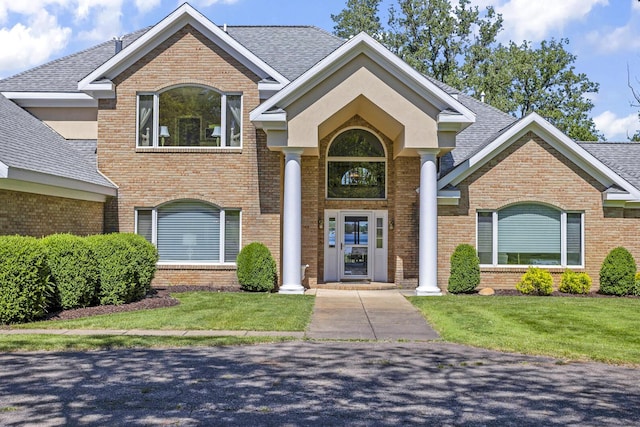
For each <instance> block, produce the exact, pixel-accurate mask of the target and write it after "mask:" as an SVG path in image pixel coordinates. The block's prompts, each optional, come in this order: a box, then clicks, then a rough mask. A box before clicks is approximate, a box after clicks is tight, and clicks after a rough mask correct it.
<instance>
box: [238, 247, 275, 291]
mask: <svg viewBox="0 0 640 427" xmlns="http://www.w3.org/2000/svg"><path fill="white" fill-rule="evenodd" d="M236 263H237V265H238V271H237V274H238V282H240V286H241V287H242V289H244V290H245V291H253V292H267V291H271V290H272V289H273V288H274V286H275V283H276V262H275V261H274V259H273V256H271V252H270V251H269V248H267V247H266V246H265V245H263V244H262V243H259V242H253V243H250V244H248V245H247V246H245V247H244V248H242V250H241V251H240V253H239V254H238V259H237V260H236Z"/></svg>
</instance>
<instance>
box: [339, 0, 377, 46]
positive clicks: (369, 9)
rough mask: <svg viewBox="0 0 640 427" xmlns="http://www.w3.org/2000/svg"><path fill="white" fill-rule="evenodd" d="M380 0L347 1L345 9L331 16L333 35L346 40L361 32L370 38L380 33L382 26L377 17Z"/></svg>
mask: <svg viewBox="0 0 640 427" xmlns="http://www.w3.org/2000/svg"><path fill="white" fill-rule="evenodd" d="M380 1H381V0H347V7H346V8H345V9H343V10H342V12H340V13H339V14H337V15H333V14H331V19H332V20H333V22H335V23H336V25H335V26H334V27H333V31H334V33H335V35H337V36H338V37H342V38H343V39H348V38H349V37H351V36H355V35H356V34H358V33H360V32H361V31H364V32H366V33H367V34H369V35H370V36H372V37H376V36H377V35H378V34H381V32H382V25H381V24H380V18H379V17H378V7H379V6H380Z"/></svg>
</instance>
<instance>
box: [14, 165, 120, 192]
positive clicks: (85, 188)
mask: <svg viewBox="0 0 640 427" xmlns="http://www.w3.org/2000/svg"><path fill="white" fill-rule="evenodd" d="M4 177H5V178H8V179H13V180H16V181H25V182H30V183H34V184H42V185H46V186H51V187H60V188H64V189H68V190H77V191H81V192H84V193H95V194H100V195H103V196H115V195H117V192H118V190H117V188H113V187H109V186H107V185H100V184H94V183H90V182H86V181H81V180H79V179H73V178H67V177H63V176H57V175H51V174H48V173H43V172H36V171H31V170H27V169H20V168H15V167H9V168H7V170H6V174H5V176H4Z"/></svg>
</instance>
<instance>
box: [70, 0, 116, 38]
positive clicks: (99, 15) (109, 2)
mask: <svg viewBox="0 0 640 427" xmlns="http://www.w3.org/2000/svg"><path fill="white" fill-rule="evenodd" d="M122 1H123V0H79V1H78V6H77V8H76V10H75V16H76V19H77V20H78V21H80V22H81V21H88V24H89V25H88V27H89V28H90V29H89V30H84V31H80V32H79V33H78V37H79V38H80V39H83V40H90V41H104V40H108V39H110V38H113V37H115V36H119V35H120V34H121V33H122V21H121V18H122Z"/></svg>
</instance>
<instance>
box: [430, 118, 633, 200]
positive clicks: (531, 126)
mask: <svg viewBox="0 0 640 427" xmlns="http://www.w3.org/2000/svg"><path fill="white" fill-rule="evenodd" d="M529 131H532V132H535V133H536V134H537V135H538V136H539V137H540V138H542V139H544V140H545V142H547V143H548V144H549V145H551V146H552V147H553V148H555V149H556V150H558V152H560V154H562V155H564V156H565V157H567V158H568V159H569V160H571V161H572V162H573V163H575V164H576V165H578V166H579V167H580V168H582V169H583V170H584V171H585V172H587V173H588V174H589V175H591V176H592V177H593V178H595V179H596V180H597V181H598V182H600V183H601V184H602V185H604V186H605V187H610V186H611V185H613V184H616V185H618V186H619V187H621V188H622V189H624V190H625V191H627V192H628V193H629V195H628V196H626V197H623V198H624V200H628V201H630V200H640V190H639V189H637V188H635V187H634V186H633V185H631V184H630V183H629V182H627V181H626V180H624V179H623V178H622V177H621V176H620V175H618V174H617V173H615V172H614V171H613V170H611V169H610V168H609V167H607V166H606V165H605V164H604V163H602V162H601V161H600V160H598V159H597V158H595V157H594V156H593V155H591V154H590V153H589V152H587V151H586V150H585V149H584V148H582V147H580V146H579V145H578V144H577V143H576V142H574V141H573V140H572V139H570V138H569V137H568V136H566V135H565V134H563V133H562V132H561V131H560V130H558V129H557V128H556V127H555V126H553V125H552V124H551V123H549V122H548V121H547V120H545V119H543V118H542V117H540V116H539V115H538V114H536V113H531V114H529V115H528V116H526V117H524V118H522V119H521V120H519V121H518V122H516V123H515V124H514V125H513V126H512V127H511V128H510V129H508V130H507V131H505V132H504V133H503V134H502V135H500V136H499V137H498V138H496V139H495V140H493V141H492V142H491V143H490V144H488V145H486V146H485V147H484V148H482V150H480V151H479V152H478V153H476V154H474V155H473V156H471V157H470V158H469V159H467V160H466V161H464V162H463V163H462V164H460V165H458V166H457V167H455V168H454V169H453V170H452V171H450V172H449V173H448V174H447V175H446V176H444V177H442V178H441V179H440V180H439V181H438V188H439V189H442V188H444V187H446V186H447V185H449V184H451V185H454V186H455V185H457V184H459V183H460V182H461V181H462V180H464V179H465V178H466V177H468V176H469V175H471V174H472V173H473V172H475V171H476V170H478V169H479V168H480V167H482V166H483V165H484V164H486V163H487V162H488V161H489V160H491V159H492V158H494V157H495V156H497V155H498V154H500V153H501V152H502V151H504V150H505V149H506V148H507V147H509V146H510V145H511V144H513V143H514V142H515V141H517V140H518V139H519V138H520V137H522V136H523V135H524V134H525V133H527V132H529ZM605 197H606V196H605Z"/></svg>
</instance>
